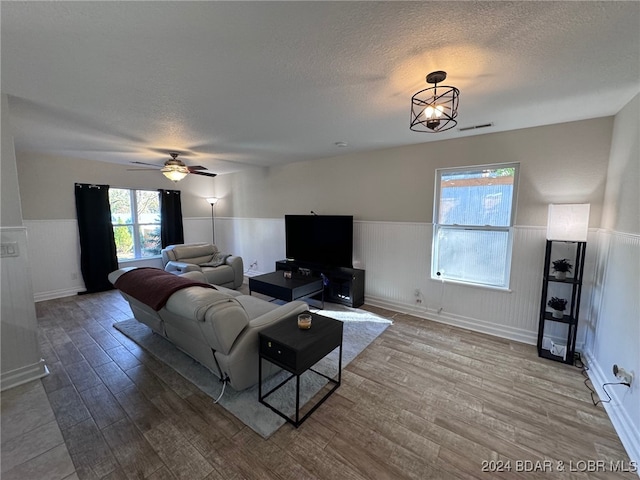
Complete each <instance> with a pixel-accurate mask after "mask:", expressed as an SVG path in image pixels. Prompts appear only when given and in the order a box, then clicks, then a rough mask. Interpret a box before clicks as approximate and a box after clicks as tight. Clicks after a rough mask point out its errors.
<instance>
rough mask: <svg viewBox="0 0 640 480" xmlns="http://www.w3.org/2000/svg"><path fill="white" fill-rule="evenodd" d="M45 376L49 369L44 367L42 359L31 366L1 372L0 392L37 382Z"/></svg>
mask: <svg viewBox="0 0 640 480" xmlns="http://www.w3.org/2000/svg"><path fill="white" fill-rule="evenodd" d="M47 375H49V369H48V368H47V366H46V365H45V363H44V359H40V361H39V362H37V363H34V364H32V365H26V366H24V367H20V368H16V369H15V370H11V371H9V372H2V373H1V374H0V391H4V390H7V389H9V388H13V387H17V386H18V385H22V384H24V383H27V382H31V381H33V380H38V379H39V378H42V377H46V376H47Z"/></svg>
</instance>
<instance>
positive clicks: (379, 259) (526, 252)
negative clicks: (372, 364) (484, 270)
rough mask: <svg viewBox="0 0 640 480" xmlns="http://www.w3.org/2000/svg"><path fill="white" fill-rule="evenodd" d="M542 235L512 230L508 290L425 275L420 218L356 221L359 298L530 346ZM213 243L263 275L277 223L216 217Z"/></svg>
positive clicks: (427, 258)
mask: <svg viewBox="0 0 640 480" xmlns="http://www.w3.org/2000/svg"><path fill="white" fill-rule="evenodd" d="M186 224H187V222H186V221H185V225H186ZM545 232H546V228H545V227H527V226H519V227H516V228H515V229H514V246H513V262H512V272H511V288H510V290H509V291H501V290H495V289H488V288H481V287H470V286H467V285H460V284H456V283H451V282H446V283H442V282H440V281H437V280H432V279H431V274H430V272H431V266H430V263H431V238H432V225H431V224H428V223H411V222H374V221H356V222H355V223H354V252H353V258H354V267H357V268H363V269H365V270H366V280H365V297H366V302H367V303H369V304H371V305H377V306H381V307H386V308H391V309H394V310H397V311H401V312H406V313H411V314H413V315H416V316H419V317H422V318H428V319H432V320H435V321H439V322H443V323H448V324H451V325H457V326H461V327H464V328H468V329H472V330H476V331H480V332H484V333H488V334H491V335H497V336H500V337H504V338H509V339H513V340H517V341H521V342H525V343H529V344H535V343H536V340H537V330H538V314H539V308H540V292H541V288H542V267H543V263H544V249H545ZM590 236H593V235H592V234H590ZM596 239H597V238H596V237H595V236H594V238H593V240H594V241H595V240H596ZM216 240H217V243H218V244H219V245H220V247H221V249H224V250H227V251H229V252H233V253H235V254H238V255H241V256H242V257H243V259H244V263H245V270H247V269H248V268H249V266H250V264H251V263H252V262H253V261H255V260H257V261H258V266H257V267H255V268H254V269H253V270H252V271H251V272H248V274H249V275H251V274H257V273H265V272H270V271H273V270H274V269H275V262H276V261H277V260H280V259H282V258H284V256H285V240H284V220H283V219H272V218H216ZM591 241H592V239H591V238H590V242H591ZM596 250H597V248H596V247H595V245H590V246H589V247H588V248H587V257H588V258H587V263H586V266H585V278H586V279H587V281H586V282H585V285H584V286H583V296H582V305H583V311H584V312H585V314H588V313H589V303H588V302H589V298H590V295H591V293H590V289H591V280H590V279H592V278H593V265H594V263H595V262H594V259H595V252H596ZM416 289H418V290H419V291H420V292H421V300H422V303H421V304H416V297H415V291H416ZM581 317H582V315H581ZM581 322H582V318H581ZM583 343H584V329H582V328H579V330H578V341H577V346H578V347H579V348H580V347H581V346H582V344H583Z"/></svg>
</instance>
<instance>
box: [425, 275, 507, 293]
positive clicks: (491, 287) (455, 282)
mask: <svg viewBox="0 0 640 480" xmlns="http://www.w3.org/2000/svg"><path fill="white" fill-rule="evenodd" d="M431 280H433V281H434V282H438V283H450V284H452V285H460V286H462V287H471V288H481V289H483V290H494V291H498V292H503V293H512V292H513V290H511V289H510V288H509V287H498V286H496V285H483V284H481V283H471V282H463V281H461V280H450V279H442V278H438V277H431Z"/></svg>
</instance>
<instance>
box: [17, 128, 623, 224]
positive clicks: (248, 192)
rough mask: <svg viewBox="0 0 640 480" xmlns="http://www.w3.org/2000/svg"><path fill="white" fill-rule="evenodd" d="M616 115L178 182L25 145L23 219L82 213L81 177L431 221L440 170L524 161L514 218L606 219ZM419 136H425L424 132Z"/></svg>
mask: <svg viewBox="0 0 640 480" xmlns="http://www.w3.org/2000/svg"><path fill="white" fill-rule="evenodd" d="M612 127H613V117H607V118H600V119H594V120H585V121H581V122H572V123H565V124H559V125H552V126H545V127H537V128H529V129H523V130H515V131H511V132H502V133H495V134H485V135H480V136H474V137H466V138H462V139H456V140H446V141H439V142H430V143H423V144H418V145H413V146H407V147H397V148H389V149H381V150H376V151H371V152H365V153H358V154H347V155H342V156H339V157H332V158H325V159H321V160H315V161H304V162H297V163H292V164H289V165H285V166H280V167H273V168H255V169H250V170H246V171H244V172H240V173H235V174H229V175H220V176H218V177H216V178H214V179H212V178H208V177H197V176H194V175H190V176H188V177H187V178H186V179H184V180H182V181H181V182H178V183H177V184H173V183H172V182H170V181H169V180H166V179H165V178H164V177H162V176H161V175H160V173H156V172H131V171H127V169H128V168H132V166H126V165H114V164H109V163H105V162H97V161H86V160H80V159H71V158H60V157H53V156H46V155H41V154H30V153H25V152H18V153H17V157H18V177H19V182H20V192H21V197H22V209H23V212H22V215H23V217H24V219H25V220H38V219H42V220H44V219H71V218H75V204H74V193H73V184H74V182H83V183H106V184H109V185H111V186H112V187H124V188H147V189H157V188H169V189H171V188H177V189H179V190H181V191H182V192H183V199H182V202H183V215H184V216H185V217H205V216H209V215H210V206H209V205H208V204H207V203H206V201H204V198H205V197H208V196H211V195H214V196H217V197H221V201H220V203H219V204H218V205H217V206H216V216H227V217H242V218H281V217H282V216H283V215H284V214H286V213H298V214H300V213H301V214H306V213H309V211H310V210H314V211H315V212H317V213H319V214H349V215H354V216H355V218H356V219H357V220H379V221H394V222H431V221H432V212H433V182H434V172H435V169H436V168H440V167H451V166H465V165H477V164H484V163H501V162H520V163H521V173H520V189H519V201H518V211H517V219H516V223H517V224H519V225H546V219H547V205H548V204H549V203H553V202H555V203H572V202H575V203H591V226H592V227H596V226H599V225H600V216H601V211H602V202H603V198H604V185H605V179H606V173H607V164H608V157H609V150H610V145H611V131H612ZM416 135H418V134H416Z"/></svg>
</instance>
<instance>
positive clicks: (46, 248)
mask: <svg viewBox="0 0 640 480" xmlns="http://www.w3.org/2000/svg"><path fill="white" fill-rule="evenodd" d="M24 226H25V227H26V228H27V235H28V237H29V256H30V259H31V261H30V271H31V280H32V282H33V294H34V300H35V301H36V302H40V301H42V300H50V299H53V298H60V297H67V296H70V295H75V294H77V293H78V292H82V291H84V290H85V286H84V281H83V280H82V274H81V273H80V243H79V242H80V240H79V237H78V222H77V221H76V220H75V219H71V220H25V221H24Z"/></svg>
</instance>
